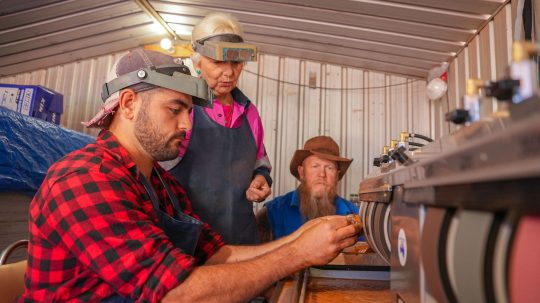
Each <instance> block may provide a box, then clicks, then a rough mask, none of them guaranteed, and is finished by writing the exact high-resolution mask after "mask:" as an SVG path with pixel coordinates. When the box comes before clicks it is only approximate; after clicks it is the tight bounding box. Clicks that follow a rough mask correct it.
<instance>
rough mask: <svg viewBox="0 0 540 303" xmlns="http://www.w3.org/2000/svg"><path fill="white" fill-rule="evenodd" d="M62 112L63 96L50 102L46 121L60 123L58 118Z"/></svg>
mask: <svg viewBox="0 0 540 303" xmlns="http://www.w3.org/2000/svg"><path fill="white" fill-rule="evenodd" d="M63 113H64V100H63V98H55V99H54V100H53V102H52V103H51V107H50V108H49V112H48V114H47V118H46V119H45V120H46V121H49V122H52V123H54V124H58V125H60V119H61V118H62V114H63Z"/></svg>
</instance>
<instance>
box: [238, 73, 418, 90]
mask: <svg viewBox="0 0 540 303" xmlns="http://www.w3.org/2000/svg"><path fill="white" fill-rule="evenodd" d="M243 72H245V73H248V74H252V75H255V76H257V77H258V78H263V79H267V80H272V81H276V82H278V83H283V84H290V85H296V86H299V87H307V88H312V89H324V90H339V91H351V90H365V89H377V88H387V87H395V86H401V85H407V84H411V83H416V82H420V81H422V80H412V81H409V80H407V81H405V82H401V83H396V84H390V85H382V86H369V87H351V88H336V87H324V86H311V85H306V84H300V83H294V82H289V81H283V80H279V79H276V78H271V77H268V76H264V75H261V74H257V73H255V72H252V71H249V70H243Z"/></svg>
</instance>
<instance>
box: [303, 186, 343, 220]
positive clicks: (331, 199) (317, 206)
mask: <svg viewBox="0 0 540 303" xmlns="http://www.w3.org/2000/svg"><path fill="white" fill-rule="evenodd" d="M298 189H299V192H300V212H301V213H302V215H304V217H306V218H307V219H308V220H311V219H315V218H318V217H323V216H329V215H335V214H336V204H335V200H336V195H337V193H336V187H335V186H333V187H332V188H331V189H330V190H329V191H325V192H324V193H323V194H322V196H320V197H317V196H315V195H314V194H313V193H312V192H311V189H310V188H309V187H308V186H307V185H306V184H305V183H302V184H300V187H299V188H298Z"/></svg>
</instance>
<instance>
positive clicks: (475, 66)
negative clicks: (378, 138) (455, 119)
mask: <svg viewBox="0 0 540 303" xmlns="http://www.w3.org/2000/svg"><path fill="white" fill-rule="evenodd" d="M516 5H517V1H513V2H512V4H507V5H506V6H505V7H504V8H503V9H502V10H501V11H499V13H498V14H497V15H496V16H495V17H494V18H493V20H491V21H490V22H489V23H488V24H487V26H485V27H484V28H483V29H482V30H480V32H479V33H478V35H477V36H476V37H475V38H474V39H473V40H472V41H471V42H470V43H469V44H468V45H467V47H465V48H464V49H463V50H462V51H461V52H460V53H459V54H458V55H457V57H456V58H455V59H454V61H452V62H451V63H450V68H449V70H448V88H449V89H448V100H442V101H443V104H444V103H445V102H447V104H446V105H445V107H449V108H450V109H455V108H456V107H463V101H462V97H463V95H464V94H465V89H466V84H465V83H466V81H467V79H468V78H477V79H482V80H486V81H487V80H497V79H499V78H501V77H502V76H504V75H505V72H506V69H507V66H508V64H509V63H510V60H511V54H512V41H513V32H514V31H513V25H514V20H515V6H516ZM495 110H497V102H496V100H495V99H492V100H486V102H483V103H482V104H481V111H482V115H487V114H489V113H491V112H493V111H495ZM443 117H444V116H443V115H441V116H440V118H439V119H437V121H438V123H437V124H438V125H439V126H438V128H440V129H442V130H443V131H442V133H445V132H446V133H447V132H448V131H453V130H455V127H454V126H453V125H452V126H450V125H448V124H447V123H445V122H441V121H444V119H443ZM436 118H437V117H436Z"/></svg>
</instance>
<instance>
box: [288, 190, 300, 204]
mask: <svg viewBox="0 0 540 303" xmlns="http://www.w3.org/2000/svg"><path fill="white" fill-rule="evenodd" d="M299 190H300V189H299V188H296V190H295V191H294V192H293V193H292V199H291V203H290V204H289V206H291V207H292V206H296V207H300V193H299Z"/></svg>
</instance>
